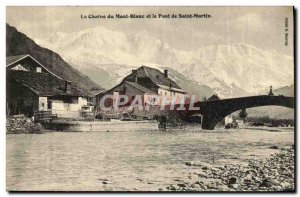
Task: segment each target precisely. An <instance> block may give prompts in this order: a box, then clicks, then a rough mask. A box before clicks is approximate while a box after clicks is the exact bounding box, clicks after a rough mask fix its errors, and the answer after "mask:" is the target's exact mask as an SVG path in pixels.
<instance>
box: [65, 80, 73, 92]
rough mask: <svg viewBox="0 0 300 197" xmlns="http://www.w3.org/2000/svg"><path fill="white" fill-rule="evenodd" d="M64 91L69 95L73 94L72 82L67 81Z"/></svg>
mask: <svg viewBox="0 0 300 197" xmlns="http://www.w3.org/2000/svg"><path fill="white" fill-rule="evenodd" d="M64 91H65V92H67V93H70V92H71V81H65V87H64Z"/></svg>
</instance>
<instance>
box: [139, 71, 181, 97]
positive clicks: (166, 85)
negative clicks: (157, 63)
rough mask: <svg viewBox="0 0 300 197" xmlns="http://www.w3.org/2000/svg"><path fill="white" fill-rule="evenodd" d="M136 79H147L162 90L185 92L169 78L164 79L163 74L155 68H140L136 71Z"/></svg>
mask: <svg viewBox="0 0 300 197" xmlns="http://www.w3.org/2000/svg"><path fill="white" fill-rule="evenodd" d="M137 75H138V77H148V78H149V79H150V80H151V81H152V82H153V83H155V84H156V85H157V86H159V87H160V88H163V89H167V90H174V91H177V92H185V91H183V90H182V89H181V87H180V86H179V85H178V84H177V83H176V82H175V81H173V80H172V79H170V78H169V77H166V76H165V75H164V73H162V72H161V71H160V70H158V69H156V68H151V67H148V66H141V67H140V68H138V69H137Z"/></svg>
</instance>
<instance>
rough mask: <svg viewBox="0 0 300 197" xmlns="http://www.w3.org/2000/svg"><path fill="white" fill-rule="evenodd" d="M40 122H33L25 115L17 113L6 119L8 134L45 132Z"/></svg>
mask: <svg viewBox="0 0 300 197" xmlns="http://www.w3.org/2000/svg"><path fill="white" fill-rule="evenodd" d="M43 133H45V130H44V129H43V127H42V125H41V124H40V123H35V122H33V121H32V120H31V119H30V118H26V117H25V116H24V115H15V116H12V117H9V118H7V119H6V134H43Z"/></svg>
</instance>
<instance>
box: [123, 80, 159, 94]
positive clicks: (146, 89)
mask: <svg viewBox="0 0 300 197" xmlns="http://www.w3.org/2000/svg"><path fill="white" fill-rule="evenodd" d="M125 83H127V84H129V85H131V86H132V87H134V88H136V89H138V90H140V91H142V92H144V93H148V94H156V93H154V92H153V91H151V90H149V89H148V88H145V87H144V86H141V85H140V84H137V83H134V82H130V81H125Z"/></svg>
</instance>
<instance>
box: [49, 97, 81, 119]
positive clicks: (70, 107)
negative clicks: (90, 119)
mask: <svg viewBox="0 0 300 197" xmlns="http://www.w3.org/2000/svg"><path fill="white" fill-rule="evenodd" d="M71 102H72V103H64V102H63V101H62V100H52V114H56V115H57V116H58V117H62V118H77V117H79V116H80V114H81V109H82V106H84V105H87V99H86V98H83V97H78V98H73V99H72V101H71Z"/></svg>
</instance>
